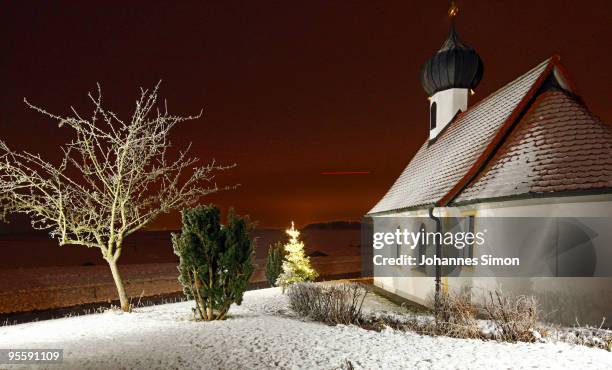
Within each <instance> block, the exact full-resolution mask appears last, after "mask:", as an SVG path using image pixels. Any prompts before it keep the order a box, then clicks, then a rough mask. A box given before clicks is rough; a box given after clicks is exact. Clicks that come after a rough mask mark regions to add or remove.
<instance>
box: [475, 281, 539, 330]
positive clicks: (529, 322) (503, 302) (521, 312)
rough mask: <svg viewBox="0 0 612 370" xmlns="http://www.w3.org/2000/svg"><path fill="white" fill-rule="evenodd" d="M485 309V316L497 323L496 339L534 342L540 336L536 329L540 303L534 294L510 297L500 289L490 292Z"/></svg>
mask: <svg viewBox="0 0 612 370" xmlns="http://www.w3.org/2000/svg"><path fill="white" fill-rule="evenodd" d="M483 311H484V314H485V318H486V319H488V320H491V321H493V322H494V323H495V326H496V329H497V330H496V331H495V333H494V336H495V339H498V340H503V341H511V342H516V341H521V342H533V341H535V340H537V339H539V337H540V333H539V332H538V331H537V330H536V324H537V319H538V303H537V300H536V299H535V297H532V296H523V295H520V296H517V297H509V296H504V295H502V294H501V293H500V292H499V291H497V290H496V291H495V294H494V293H493V292H489V297H488V298H487V299H486V300H485V303H484V307H483Z"/></svg>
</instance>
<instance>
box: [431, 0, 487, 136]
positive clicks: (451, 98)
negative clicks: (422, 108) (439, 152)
mask: <svg viewBox="0 0 612 370" xmlns="http://www.w3.org/2000/svg"><path fill="white" fill-rule="evenodd" d="M458 12H459V9H458V8H457V6H456V5H455V2H454V1H453V2H452V3H451V7H450V9H449V10H448V15H449V16H450V18H451V30H450V33H449V35H448V38H447V39H446V41H444V44H443V45H442V47H441V48H440V50H438V52H437V53H435V54H434V55H433V56H432V57H431V58H429V60H427V62H425V64H424V65H423V67H422V68H421V85H422V86H423V89H424V90H425V92H426V93H427V95H428V96H429V110H430V113H429V140H430V142H432V141H433V140H435V139H436V138H437V136H438V135H439V134H440V133H441V132H442V130H444V128H445V127H446V126H447V125H448V124H449V123H450V122H451V121H452V120H453V118H454V117H455V116H456V115H457V113H459V112H465V111H466V110H467V107H468V97H469V95H470V92H471V91H472V89H474V88H475V87H476V86H478V83H479V82H480V80H481V78H482V74H483V71H484V65H483V63H482V60H481V59H480V56H479V55H478V54H477V53H476V51H475V50H474V49H472V48H471V47H469V46H467V45H465V44H464V43H463V42H461V40H460V39H459V35H458V34H457V31H455V17H456V16H457V13H458Z"/></svg>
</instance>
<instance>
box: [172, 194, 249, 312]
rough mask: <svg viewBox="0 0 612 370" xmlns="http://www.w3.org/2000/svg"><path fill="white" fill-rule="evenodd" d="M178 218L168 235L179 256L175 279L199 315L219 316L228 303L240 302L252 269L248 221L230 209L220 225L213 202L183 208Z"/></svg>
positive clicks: (226, 308) (227, 306)
mask: <svg viewBox="0 0 612 370" xmlns="http://www.w3.org/2000/svg"><path fill="white" fill-rule="evenodd" d="M182 219H183V227H182V229H181V233H180V234H173V235H172V244H173V246H174V253H175V254H176V255H178V256H179V258H180V264H179V272H180V276H179V281H180V282H181V284H182V285H183V291H184V292H185V295H186V296H187V297H188V298H190V299H194V300H195V303H196V307H195V309H194V313H197V315H198V317H199V319H202V320H222V319H224V318H225V316H226V314H227V311H228V310H229V308H230V305H231V304H232V303H237V304H240V303H242V295H243V293H244V291H245V290H246V288H247V285H248V282H249V278H250V277H251V274H252V273H253V265H252V262H251V255H252V254H253V249H254V244H253V242H252V241H251V239H250V238H249V234H250V231H251V230H252V225H251V224H250V223H249V221H248V218H246V217H239V216H237V215H235V214H234V212H233V210H230V213H229V215H228V221H227V225H225V226H222V225H221V223H220V219H221V212H220V211H219V208H217V207H215V206H213V205H211V206H198V207H195V208H191V209H185V210H183V212H182Z"/></svg>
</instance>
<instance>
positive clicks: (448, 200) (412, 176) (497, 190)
mask: <svg viewBox="0 0 612 370" xmlns="http://www.w3.org/2000/svg"><path fill="white" fill-rule="evenodd" d="M551 76H554V81H556V82H555V84H554V86H555V91H550V89H548V88H546V89H545V87H550V86H549V85H550V84H549V83H547V82H550V81H551ZM561 86H562V87H563V88H561ZM572 90H573V89H572V88H571V86H570V83H569V79H568V78H567V76H566V75H565V72H564V69H563V67H562V66H561V65H560V63H559V58H558V57H556V56H554V57H551V58H550V59H548V60H546V61H544V62H543V63H541V64H539V65H538V66H537V67H535V68H533V69H532V70H530V71H529V72H527V73H526V74H524V75H523V76H521V77H519V78H517V79H516V80H514V81H512V82H511V83H509V84H507V85H506V86H504V87H503V88H501V89H500V90H498V91H497V92H495V93H493V94H491V95H490V96H488V97H487V98H485V99H483V100H482V101H481V102H480V103H478V104H476V105H474V106H473V107H471V108H470V109H468V110H467V111H466V112H464V113H460V114H459V115H458V116H457V117H456V118H455V119H454V121H453V122H451V123H450V124H449V126H448V127H447V128H446V129H445V131H444V132H442V133H441V134H440V136H438V138H437V139H436V141H435V142H434V143H429V142H428V141H426V142H425V143H424V144H423V145H422V146H421V148H420V149H419V151H418V152H417V153H416V155H415V156H414V157H413V158H412V160H411V161H410V163H409V164H408V166H407V167H406V168H405V169H404V171H403V172H402V174H401V175H400V177H399V178H398V179H397V180H396V181H395V183H394V184H393V186H391V188H390V189H389V191H388V192H387V194H386V195H385V196H384V197H383V198H382V199H381V200H380V201H379V202H378V204H376V205H375V206H374V208H372V209H371V210H370V211H369V213H368V214H377V213H383V212H389V211H396V210H401V209H416V208H422V207H425V206H431V205H436V206H446V205H453V204H456V203H457V202H474V201H478V200H481V199H485V198H486V199H491V198H497V197H507V196H511V195H518V194H532V193H546V192H558V191H567V190H587V189H588V190H592V189H602V188H603V189H612V156H611V155H610V154H611V146H612V134H611V128H610V126H609V125H608V124H605V123H603V122H601V121H600V120H599V119H597V118H596V117H595V116H593V115H592V114H591V113H590V112H589V111H588V110H587V109H586V107H585V106H584V104H582V102H581V101H580V99H579V98H577V97H576V96H575V95H574V94H573V92H572ZM525 112H527V113H526V114H525ZM544 126H545V127H544ZM568 155H569V157H567V156H568ZM566 157H567V158H566ZM578 160H582V161H583V162H581V163H582V165H583V166H579V165H578V162H577V161H578ZM584 165H586V166H584Z"/></svg>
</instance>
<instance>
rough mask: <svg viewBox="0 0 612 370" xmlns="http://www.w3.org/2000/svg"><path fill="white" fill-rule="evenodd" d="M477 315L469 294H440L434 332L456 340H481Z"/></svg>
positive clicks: (476, 309)
mask: <svg viewBox="0 0 612 370" xmlns="http://www.w3.org/2000/svg"><path fill="white" fill-rule="evenodd" d="M477 314H478V308H477V307H476V306H474V305H473V304H472V297H471V295H470V294H469V293H468V292H462V293H457V294H454V293H444V294H440V297H439V301H438V309H437V311H436V320H435V322H434V328H433V331H434V332H435V333H436V334H437V335H446V336H449V337H455V338H479V337H480V335H481V333H480V328H479V326H478V322H477V321H476V315H477Z"/></svg>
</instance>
